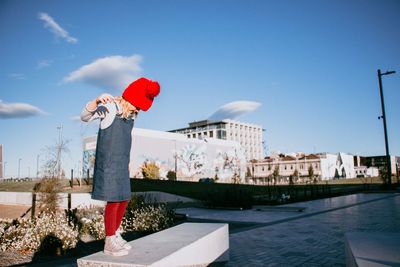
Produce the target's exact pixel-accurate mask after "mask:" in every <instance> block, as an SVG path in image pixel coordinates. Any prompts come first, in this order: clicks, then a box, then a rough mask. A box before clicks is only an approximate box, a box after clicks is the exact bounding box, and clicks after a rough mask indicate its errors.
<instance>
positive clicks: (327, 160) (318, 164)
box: [248, 153, 356, 183]
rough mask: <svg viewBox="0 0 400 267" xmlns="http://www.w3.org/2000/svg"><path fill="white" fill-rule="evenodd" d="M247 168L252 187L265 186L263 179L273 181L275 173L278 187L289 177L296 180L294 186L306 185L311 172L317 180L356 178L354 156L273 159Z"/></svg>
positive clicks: (261, 161) (284, 157) (303, 156)
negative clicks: (262, 184)
mask: <svg viewBox="0 0 400 267" xmlns="http://www.w3.org/2000/svg"><path fill="white" fill-rule="evenodd" d="M248 168H249V170H250V173H251V176H252V180H253V181H252V182H254V183H264V182H265V179H272V177H273V176H274V172H275V177H274V179H277V181H276V182H277V183H288V182H289V177H295V179H297V182H308V181H310V178H309V176H310V172H312V173H313V176H314V178H316V179H318V180H329V179H346V178H354V177H356V175H355V170H354V160H353V155H350V154H346V153H338V154H329V153H318V154H309V155H305V154H304V153H296V154H293V155H283V154H280V155H273V156H271V157H267V158H265V159H262V160H254V161H251V162H250V163H249V165H248ZM310 169H312V170H310ZM268 181H270V180H268ZM274 182H275V181H274Z"/></svg>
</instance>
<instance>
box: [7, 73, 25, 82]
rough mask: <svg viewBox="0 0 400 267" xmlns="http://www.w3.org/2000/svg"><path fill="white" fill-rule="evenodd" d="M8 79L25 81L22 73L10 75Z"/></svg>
mask: <svg viewBox="0 0 400 267" xmlns="http://www.w3.org/2000/svg"><path fill="white" fill-rule="evenodd" d="M8 77H10V78H12V79H15V80H25V79H26V78H25V75H24V74H22V73H10V74H8Z"/></svg>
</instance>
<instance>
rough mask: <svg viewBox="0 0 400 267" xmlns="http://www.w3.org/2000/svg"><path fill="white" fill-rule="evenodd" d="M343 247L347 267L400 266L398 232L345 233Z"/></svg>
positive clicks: (399, 238) (399, 236)
mask: <svg viewBox="0 0 400 267" xmlns="http://www.w3.org/2000/svg"><path fill="white" fill-rule="evenodd" d="M345 247H346V248H345V252H346V266H347V267H367V266H369V267H372V266H399V267H400V249H399V248H400V233H385V232H379V233H370V232H352V233H346V235H345Z"/></svg>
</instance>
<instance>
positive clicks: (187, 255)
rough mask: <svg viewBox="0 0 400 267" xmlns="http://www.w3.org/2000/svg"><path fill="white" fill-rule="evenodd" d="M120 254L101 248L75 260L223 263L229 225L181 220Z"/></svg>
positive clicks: (86, 264) (136, 266)
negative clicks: (115, 255) (104, 251)
mask: <svg viewBox="0 0 400 267" xmlns="http://www.w3.org/2000/svg"><path fill="white" fill-rule="evenodd" d="M129 244H131V246H132V249H131V250H130V251H129V254H128V255H126V256H122V257H113V256H108V255H105V254H104V253H103V251H100V252H97V253H95V254H92V255H89V256H86V257H83V258H80V259H78V260H77V263H78V266H79V267H143V266H152V267H153V266H154V267H155V266H165V267H173V266H180V267H183V266H185V267H188V266H191V267H194V266H209V265H210V264H221V265H222V264H224V263H225V262H227V261H228V260H229V232H228V224H218V223H183V224H180V225H177V226H175V227H171V228H169V229H166V230H163V231H160V232H157V233H154V234H151V235H148V236H145V237H142V238H139V239H136V240H133V241H131V242H129Z"/></svg>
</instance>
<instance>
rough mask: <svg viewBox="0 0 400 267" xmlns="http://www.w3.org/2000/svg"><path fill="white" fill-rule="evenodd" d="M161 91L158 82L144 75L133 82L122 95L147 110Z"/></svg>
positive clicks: (136, 105)
mask: <svg viewBox="0 0 400 267" xmlns="http://www.w3.org/2000/svg"><path fill="white" fill-rule="evenodd" d="M159 93H160V85H159V84H158V82H156V81H152V80H149V79H147V78H143V77H142V78H139V79H137V80H136V81H134V82H133V83H131V84H130V85H129V86H128V87H127V88H126V89H125V91H124V92H123V93H122V97H123V98H124V99H125V100H126V101H128V102H129V103H131V104H132V105H134V106H135V107H137V108H140V109H141V110H143V111H147V110H148V109H149V108H150V107H151V105H152V104H153V100H154V98H155V97H156V96H157V95H158V94H159Z"/></svg>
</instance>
